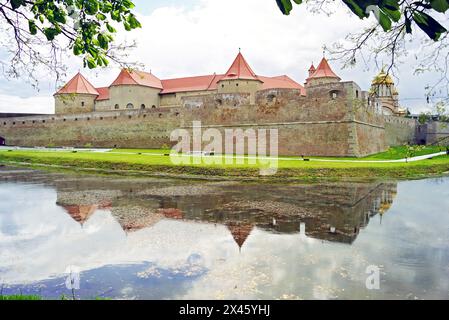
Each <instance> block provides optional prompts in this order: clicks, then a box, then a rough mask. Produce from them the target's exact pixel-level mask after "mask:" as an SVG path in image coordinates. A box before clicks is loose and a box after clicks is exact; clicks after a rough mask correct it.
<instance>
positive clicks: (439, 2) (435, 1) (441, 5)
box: [430, 0, 449, 13]
mask: <svg viewBox="0 0 449 320" xmlns="http://www.w3.org/2000/svg"><path fill="white" fill-rule="evenodd" d="M430 5H431V7H432V8H433V9H435V11H438V12H442V13H444V12H446V11H447V9H449V2H448V1H447V0H430Z"/></svg>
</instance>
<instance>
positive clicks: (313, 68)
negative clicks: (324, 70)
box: [309, 63, 316, 72]
mask: <svg viewBox="0 0 449 320" xmlns="http://www.w3.org/2000/svg"><path fill="white" fill-rule="evenodd" d="M315 71H316V69H315V66H314V65H313V63H312V65H311V66H310V69H309V72H315Z"/></svg>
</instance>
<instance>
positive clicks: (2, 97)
mask: <svg viewBox="0 0 449 320" xmlns="http://www.w3.org/2000/svg"><path fill="white" fill-rule="evenodd" d="M0 112H11V113H44V114H45V113H54V100H53V97H52V96H44V97H30V98H20V97H16V96H13V95H7V94H0Z"/></svg>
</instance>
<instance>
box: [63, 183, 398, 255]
mask: <svg viewBox="0 0 449 320" xmlns="http://www.w3.org/2000/svg"><path fill="white" fill-rule="evenodd" d="M204 186H205V187H204ZM98 187H99V186H95V185H94V186H92V185H90V186H89V187H88V188H86V189H85V190H83V188H80V186H79V185H78V186H77V191H73V192H72V191H59V188H57V190H58V200H57V204H58V205H60V206H62V207H63V208H64V209H65V210H66V211H67V213H68V214H69V215H70V216H72V217H73V219H74V220H76V221H77V222H79V223H81V224H84V223H85V222H86V221H87V220H88V219H89V218H90V217H91V216H92V215H93V214H94V213H95V212H96V211H97V210H109V211H110V212H111V214H112V215H113V217H114V218H115V219H116V220H117V221H118V223H119V224H120V225H121V227H122V229H123V230H124V231H125V232H127V233H129V232H135V231H138V230H141V229H145V228H150V227H152V226H154V225H155V224H157V223H158V222H159V221H161V220H163V219H169V220H180V221H186V222H193V223H213V224H222V225H225V226H226V227H227V228H228V230H229V231H230V233H231V234H232V236H233V238H234V240H235V242H236V243H237V245H238V246H239V247H240V248H241V247H242V246H243V245H244V244H245V242H246V240H247V239H248V237H249V236H250V234H251V232H252V231H253V230H254V229H255V228H259V229H262V230H265V231H268V232H272V233H279V234H286V233H287V234H294V233H300V231H301V232H302V233H303V234H305V235H306V236H307V237H310V238H315V239H322V240H326V241H335V242H340V243H347V244H351V243H353V242H354V241H355V239H356V238H357V236H358V234H359V232H360V230H361V229H363V228H365V227H366V226H367V225H368V223H369V221H370V219H371V218H372V217H374V216H376V215H379V217H380V221H382V217H383V215H384V214H385V213H386V212H387V211H388V210H389V209H390V207H391V206H392V204H393V201H394V198H395V196H396V193H397V185H396V183H381V184H375V183H363V184H349V183H343V184H320V185H263V184H262V185H256V184H222V185H220V184H214V183H206V184H202V185H201V188H204V191H205V192H204V194H201V193H198V192H193V193H192V192H190V191H191V190H192V188H193V189H195V186H193V187H192V186H190V185H185V186H176V185H175V186H168V187H160V188H154V189H151V190H148V189H147V188H148V186H147V185H141V186H139V185H137V186H136V185H135V184H134V185H133V186H132V187H131V191H130V187H128V186H121V187H120V188H118V189H115V190H104V189H99V190H102V191H101V192H99V191H98V190H92V188H98ZM105 187H106V186H104V185H103V186H101V188H105ZM181 190H182V192H181ZM83 194H85V195H84V196H83ZM300 226H302V230H300V229H301V228H300Z"/></svg>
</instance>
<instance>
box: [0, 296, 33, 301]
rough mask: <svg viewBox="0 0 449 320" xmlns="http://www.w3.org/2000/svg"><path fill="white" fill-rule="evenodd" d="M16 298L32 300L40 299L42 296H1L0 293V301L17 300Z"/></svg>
mask: <svg viewBox="0 0 449 320" xmlns="http://www.w3.org/2000/svg"><path fill="white" fill-rule="evenodd" d="M18 300H26V301H32V300H42V297H40V296H27V295H19V294H17V295H10V296H1V295H0V301H18Z"/></svg>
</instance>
